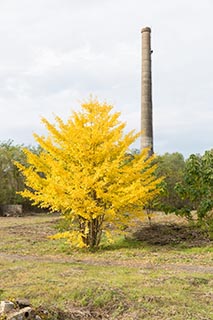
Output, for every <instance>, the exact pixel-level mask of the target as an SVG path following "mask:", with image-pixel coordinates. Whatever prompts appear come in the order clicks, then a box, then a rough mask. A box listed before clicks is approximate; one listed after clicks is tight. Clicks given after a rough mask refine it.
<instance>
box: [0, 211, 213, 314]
mask: <svg viewBox="0 0 213 320" xmlns="http://www.w3.org/2000/svg"><path fill="white" fill-rule="evenodd" d="M58 223H59V217H57V216H41V215H37V216H31V217H17V218H14V217H0V299H1V300H2V299H15V298H28V299H29V300H30V301H31V303H32V304H33V306H35V307H39V306H42V308H46V309H48V310H49V312H50V313H49V316H48V318H49V319H61V320H62V319H122V320H125V319H126V320H127V319H128V320H133V319H135V320H136V319H161V320H165V319H184V320H187V319H190V320H209V319H213V243H212V242H211V241H209V240H208V238H207V237H206V236H205V234H203V233H201V232H198V231H196V230H194V229H192V228H190V227H188V226H187V225H186V224H185V223H184V221H182V220H177V218H175V217H172V216H170V217H169V218H168V217H164V216H163V215H156V217H154V218H153V222H152V224H151V225H149V224H148V223H144V224H142V225H140V226H138V229H137V230H134V231H133V230H132V231H131V232H130V233H129V236H128V237H127V238H121V237H119V238H117V240H116V241H115V243H114V244H111V245H108V246H107V245H104V244H103V246H102V247H101V248H100V249H99V250H98V251H96V252H93V253H92V252H87V251H77V250H71V249H70V248H69V247H68V246H67V245H66V244H64V242H63V241H61V240H57V241H53V240H49V239H48V238H47V236H48V235H51V234H54V233H56V232H57V230H56V227H57V225H58ZM59 310H63V312H62V311H59Z"/></svg>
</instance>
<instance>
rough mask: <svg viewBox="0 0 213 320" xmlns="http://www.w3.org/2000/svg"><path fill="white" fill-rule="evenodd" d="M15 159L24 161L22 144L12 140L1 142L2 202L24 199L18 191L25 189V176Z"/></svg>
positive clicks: (0, 189) (0, 200)
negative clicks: (15, 143)
mask: <svg viewBox="0 0 213 320" xmlns="http://www.w3.org/2000/svg"><path fill="white" fill-rule="evenodd" d="M14 161H19V162H21V163H24V161H25V155H24V153H23V151H22V146H20V145H14V144H13V142H12V141H10V140H9V141H7V142H2V143H0V181H1V184H0V204H18V203H21V202H22V201H23V199H22V197H21V196H20V195H18V194H17V191H20V190H23V188H24V182H23V176H22V174H21V173H20V172H19V171H18V169H17V167H16V166H15V165H14Z"/></svg>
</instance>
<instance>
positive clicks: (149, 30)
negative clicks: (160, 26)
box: [141, 27, 151, 33]
mask: <svg viewBox="0 0 213 320" xmlns="http://www.w3.org/2000/svg"><path fill="white" fill-rule="evenodd" d="M143 32H150V33H151V28H150V27H145V28H142V30H141V33H143Z"/></svg>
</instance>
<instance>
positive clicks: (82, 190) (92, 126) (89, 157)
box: [17, 100, 161, 248]
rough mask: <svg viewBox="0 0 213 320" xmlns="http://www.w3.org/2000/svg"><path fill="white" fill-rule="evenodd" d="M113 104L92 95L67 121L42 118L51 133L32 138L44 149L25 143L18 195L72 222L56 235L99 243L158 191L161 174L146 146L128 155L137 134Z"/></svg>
mask: <svg viewBox="0 0 213 320" xmlns="http://www.w3.org/2000/svg"><path fill="white" fill-rule="evenodd" d="M111 110H112V106H109V105H107V104H105V103H104V104H100V103H99V102H98V101H94V100H91V101H89V102H88V103H83V104H82V108H81V111H80V112H73V113H72V116H71V117H70V118H69V120H68V121H67V123H64V122H63V121H62V120H61V119H60V118H59V117H56V118H55V120H56V125H54V124H50V123H49V122H48V121H47V120H46V119H42V122H43V123H44V125H45V126H46V128H47V130H48V132H49V134H48V136H47V137H44V136H38V135H35V139H36V141H37V142H38V143H39V144H40V146H41V148H42V150H43V151H41V153H40V154H39V155H36V154H33V153H32V152H30V151H29V150H27V149H25V153H26V156H27V162H28V166H23V165H21V164H17V166H18V168H19V169H20V170H21V171H22V173H23V175H24V176H25V178H26V186H27V187H28V188H27V189H25V191H23V192H22V193H21V194H22V196H23V197H27V198H29V199H30V200H32V201H33V203H34V204H36V205H40V206H41V207H44V208H50V209H51V210H52V211H60V212H61V213H62V215H63V216H64V218H65V219H66V220H67V221H68V222H69V224H70V230H69V231H67V232H64V233H63V234H61V235H60V237H66V238H68V240H69V241H71V242H72V243H73V244H75V245H76V246H79V247H83V246H86V247H90V248H92V247H96V246H98V245H99V243H100V239H101V235H102V231H103V229H104V227H106V225H109V223H110V224H111V225H114V226H116V227H117V228H120V227H121V226H123V225H125V224H129V223H130V221H133V220H134V219H135V218H142V216H143V214H142V209H143V208H144V206H145V205H146V204H147V203H148V202H149V201H150V200H151V199H152V198H153V197H154V196H156V194H158V192H159V189H158V184H159V183H160V181H161V179H156V177H155V176H154V174H153V173H154V171H155V169H156V167H155V166H153V165H152V161H153V157H151V158H148V157H147V151H148V150H144V151H143V152H142V153H140V154H136V155H134V157H131V159H130V158H129V155H128V149H129V147H130V146H131V144H132V143H133V142H134V141H135V140H136V139H137V138H138V137H139V135H140V134H135V133H134V131H131V132H130V133H128V134H126V135H124V133H123V131H124V128H125V124H124V123H122V122H120V121H119V115H120V114H119V113H111Z"/></svg>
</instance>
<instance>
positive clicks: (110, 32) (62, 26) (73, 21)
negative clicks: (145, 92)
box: [0, 0, 213, 156]
mask: <svg viewBox="0 0 213 320" xmlns="http://www.w3.org/2000/svg"><path fill="white" fill-rule="evenodd" d="M144 26H150V27H151V29H152V49H153V55H152V70H153V115H154V149H155V152H156V153H158V154H163V153H165V152H170V153H171V152H176V151H178V152H181V153H183V154H184V155H185V156H188V155H189V154H191V153H201V154H202V153H203V152H204V151H205V150H208V149H210V148H212V147H213V106H212V102H213V1H212V0H202V1H199V0H173V1H171V0H149V1H144V0H90V1H88V0H36V1H35V0H19V1H17V0H0V45H1V49H0V141H5V140H8V139H12V140H14V142H15V143H24V144H26V145H28V144H32V143H33V141H34V140H33V137H32V133H33V132H36V133H38V134H43V133H44V132H45V131H44V129H43V126H42V125H41V123H40V118H41V116H44V117H46V118H47V119H49V120H50V121H53V119H54V117H53V113H55V114H56V115H59V116H60V117H62V118H63V119H64V120H66V119H67V118H68V117H69V116H70V113H71V110H76V109H78V108H79V104H80V103H81V101H82V100H84V99H87V98H88V97H89V96H90V94H92V95H94V96H97V97H98V98H99V99H100V100H101V101H103V100H106V101H107V102H109V103H111V104H113V105H114V107H115V111H120V112H121V119H122V120H123V121H125V122H126V123H127V130H130V129H133V128H134V129H136V130H137V131H139V130H140V87H141V83H140V77H141V28H142V27H144ZM138 147H139V145H138Z"/></svg>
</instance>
